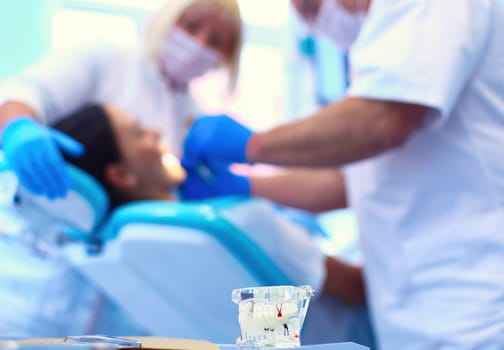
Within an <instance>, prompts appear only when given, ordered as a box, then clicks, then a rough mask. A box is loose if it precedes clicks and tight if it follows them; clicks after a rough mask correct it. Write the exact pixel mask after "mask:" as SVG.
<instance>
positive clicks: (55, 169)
mask: <svg viewBox="0 0 504 350" xmlns="http://www.w3.org/2000/svg"><path fill="white" fill-rule="evenodd" d="M43 159H45V161H44V164H41V169H42V173H43V174H44V183H45V185H46V190H47V194H48V196H49V197H50V198H51V197H52V198H58V197H60V198H63V197H64V196H65V195H66V193H67V191H68V189H69V188H70V177H69V175H68V173H67V170H66V166H65V161H64V159H63V156H62V155H61V152H60V150H59V149H58V148H57V147H56V146H55V145H54V144H51V145H50V146H48V147H47V148H46V149H45V154H44V155H43Z"/></svg>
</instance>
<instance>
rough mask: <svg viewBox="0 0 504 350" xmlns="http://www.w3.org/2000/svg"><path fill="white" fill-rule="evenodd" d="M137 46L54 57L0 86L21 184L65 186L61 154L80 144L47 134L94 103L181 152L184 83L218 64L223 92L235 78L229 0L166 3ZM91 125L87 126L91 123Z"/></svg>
mask: <svg viewBox="0 0 504 350" xmlns="http://www.w3.org/2000/svg"><path fill="white" fill-rule="evenodd" d="M142 39H143V41H142V45H141V47H138V48H135V49H133V50H129V49H123V48H117V47H112V46H110V45H108V46H106V45H93V46H91V47H83V48H78V49H73V51H71V52H64V53H54V54H51V55H49V56H48V57H47V58H46V59H44V60H43V61H41V62H39V63H37V64H35V65H34V66H32V67H30V68H29V69H27V70H26V71H25V72H24V73H22V74H21V75H20V76H19V77H16V78H14V79H12V80H11V81H7V82H5V84H4V85H3V86H2V88H1V93H0V102H3V104H2V105H0V141H1V146H2V148H3V151H4V153H5V156H6V158H7V160H8V162H9V163H10V165H11V166H12V168H13V169H14V170H15V172H16V174H17V176H18V178H19V180H20V182H21V184H22V185H24V187H26V188H27V189H28V190H30V191H31V192H33V193H35V194H40V195H45V196H47V197H48V198H50V199H54V198H57V197H63V196H64V195H65V194H66V192H67V190H68V186H69V180H68V176H67V174H66V171H65V169H64V161H63V158H62V154H61V152H65V153H67V154H70V155H73V156H79V155H82V153H83V152H85V150H84V148H83V147H82V145H80V144H79V143H78V142H75V140H73V139H71V138H69V137H67V136H66V135H64V134H62V133H57V132H55V131H53V130H50V129H47V128H46V127H45V126H44V125H43V124H44V123H54V122H55V121H57V120H59V119H60V118H62V116H65V115H69V114H70V113H71V112H73V111H75V110H78V109H79V108H82V107H83V106H85V105H89V104H93V103H111V104H115V105H117V106H120V107H122V108H124V109H125V110H128V111H130V112H131V113H132V114H134V115H135V116H137V118H138V119H139V121H140V122H141V123H142V124H144V125H146V126H148V127H151V128H154V129H156V130H159V131H160V132H161V135H162V138H163V139H164V141H165V142H167V143H168V144H169V145H170V147H171V149H172V150H173V151H174V152H175V153H177V154H180V149H181V145H182V141H183V139H184V137H185V133H186V131H187V129H188V127H189V125H190V124H191V123H192V121H193V119H194V117H195V116H196V114H197V110H196V107H195V105H194V103H193V101H192V99H191V97H190V95H189V93H188V84H189V82H190V81H191V79H193V78H195V77H198V76H201V75H203V74H204V73H205V72H207V71H208V70H210V69H212V68H216V67H219V66H223V67H224V68H226V69H227V71H228V73H229V87H230V90H231V89H232V88H233V87H234V84H235V82H236V79H237V74H238V64H239V56H240V49H241V41H242V22H241V16H240V11H239V8H238V4H237V2H236V1H235V0H170V1H166V4H165V5H164V7H162V8H161V9H160V10H159V11H158V12H157V13H156V14H155V15H154V16H153V18H152V19H151V20H150V21H149V23H148V25H147V28H146V31H145V33H144V36H143V38H142ZM90 127H91V126H90Z"/></svg>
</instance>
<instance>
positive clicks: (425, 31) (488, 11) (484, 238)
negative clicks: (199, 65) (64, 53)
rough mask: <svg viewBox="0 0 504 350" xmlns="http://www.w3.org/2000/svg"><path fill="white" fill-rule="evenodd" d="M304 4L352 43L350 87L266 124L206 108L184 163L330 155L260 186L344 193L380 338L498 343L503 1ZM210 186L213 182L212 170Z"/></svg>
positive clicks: (392, 342)
mask: <svg viewBox="0 0 504 350" xmlns="http://www.w3.org/2000/svg"><path fill="white" fill-rule="evenodd" d="M293 4H294V5H295V6H296V8H297V9H298V11H299V12H300V13H301V14H302V16H303V17H304V18H305V19H306V21H307V22H308V23H309V24H310V25H311V26H312V27H313V28H314V29H315V30H316V31H318V32H320V33H325V34H327V35H328V36H329V37H331V38H333V39H334V40H335V42H336V43H338V44H340V45H341V46H342V47H344V48H347V47H348V48H349V49H350V74H351V75H350V80H351V86H350V88H349V91H348V93H347V96H346V97H345V98H343V99H342V100H341V101H338V102H334V103H332V104H330V105H328V106H326V107H325V108H323V109H321V110H320V111H318V112H316V113H314V114H313V115H311V116H308V117H307V118H305V119H301V120H297V121H295V122H291V123H288V124H285V125H281V126H278V127H276V128H274V129H272V130H269V131H265V132H258V133H254V132H252V131H251V130H249V129H248V128H246V127H244V126H242V125H240V124H238V123H236V122H234V121H233V120H230V119H229V118H226V117H217V118H215V117H213V118H211V117H208V118H204V119H199V120H198V121H197V122H196V124H195V125H194V126H193V129H192V130H191V131H190V133H189V135H188V138H187V140H186V144H185V159H184V164H186V166H188V167H189V168H190V167H193V166H197V164H198V163H200V162H206V163H207V164H212V163H215V162H217V161H219V162H224V161H227V162H230V163H232V162H250V163H258V162H263V163H270V164H276V165H284V166H305V167H313V168H315V167H319V168H320V167H328V168H330V169H333V171H334V173H335V175H334V176H333V177H332V179H331V178H328V177H326V178H325V179H322V178H320V177H318V175H317V174H318V173H319V172H320V170H319V169H312V176H309V175H307V174H305V176H303V177H290V180H291V181H290V182H289V181H287V180H288V179H289V178H287V177H284V178H283V179H282V178H280V177H277V178H270V179H269V180H265V179H261V181H258V180H256V179H254V178H251V179H249V181H250V192H251V193H253V194H256V195H257V194H259V195H263V196H266V197H272V196H275V197H276V198H275V199H276V200H277V201H282V199H283V202H284V204H291V205H292V204H297V205H298V206H299V205H302V204H303V202H304V201H307V200H311V201H314V202H316V201H317V198H318V201H319V202H323V201H324V200H327V199H328V198H332V200H333V202H335V203H337V202H338V201H337V198H344V196H347V198H348V203H349V205H350V206H351V207H352V208H353V209H354V210H355V213H356V216H357V219H358V226H359V230H360V242H361V246H362V251H363V253H364V260H365V262H364V264H365V265H364V273H365V281H366V286H367V293H368V301H369V305H370V309H371V313H372V319H373V324H374V328H375V331H376V335H377V340H378V343H379V348H380V349H385V350H389V349H390V350H396V349H422V350H431V349H502V348H503V344H504V273H503V266H504V161H503V157H502V152H503V149H504V54H503V53H504V9H503V5H502V2H501V1H500V0H401V1H397V0H369V1H364V0H361V1H359V0H305V1H303V0H293ZM202 134H205V136H206V139H204V140H203V139H201V137H200V136H201V135H202ZM223 135H234V137H232V138H230V137H228V138H224V137H223ZM217 140H219V142H217ZM338 169H341V170H342V172H343V174H344V180H342V177H341V175H338ZM222 174H223V176H224V175H226V176H228V177H229V173H222ZM220 176H221V174H218V173H217V174H215V176H214V179H219V177H220ZM294 180H296V181H294ZM268 181H269V182H268ZM275 181H276V182H275ZM242 182H243V181H242ZM200 183H201V182H200ZM236 183H237V184H238V183H240V182H236ZM268 184H269V186H266V185H268ZM272 184H274V185H272ZM188 187H189V184H188ZM265 188H266V189H267V190H265ZM200 190H202V188H200ZM207 190H208V193H209V194H215V192H216V191H215V190H216V189H215V186H214V185H213V184H212V183H209V184H208V189H207ZM226 190H227V191H229V186H228V187H227V188H226ZM235 190H236V191H237V192H240V190H241V191H242V193H243V188H240V187H239V186H236V188H235ZM307 190H309V191H307ZM313 193H317V194H318V197H317V198H313V196H312V195H308V194H313ZM296 194H297V195H296Z"/></svg>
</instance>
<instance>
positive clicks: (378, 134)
mask: <svg viewBox="0 0 504 350" xmlns="http://www.w3.org/2000/svg"><path fill="white" fill-rule="evenodd" d="M426 111H427V107H424V106H419V105H414V104H406V103H398V102H390V101H380V100H370V99H363V98H346V99H344V100H342V101H341V102H336V103H333V104H330V105H328V106H327V107H325V108H323V109H321V110H320V111H318V112H317V113H315V114H314V115H312V116H310V117H308V118H305V119H302V120H299V121H295V122H293V123H289V124H284V125H281V126H279V127H277V128H274V129H272V130H270V131H266V132H263V133H256V134H253V135H252V136H251V137H250V139H249V140H248V142H247V148H246V159H247V160H248V161H249V162H252V163H254V162H257V163H269V164H276V165H286V166H293V165H296V166H340V165H343V164H347V163H351V162H354V161H358V160H362V159H365V158H369V157H372V156H375V155H378V154H380V153H383V152H385V151H387V150H390V149H392V148H395V147H399V146H401V145H402V144H403V143H404V142H405V141H406V140H407V139H408V138H409V137H410V135H412V134H413V132H414V131H415V130H417V129H418V128H419V127H420V126H421V125H422V121H423V117H424V115H425V113H426Z"/></svg>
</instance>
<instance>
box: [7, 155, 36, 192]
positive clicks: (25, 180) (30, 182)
mask: <svg viewBox="0 0 504 350" xmlns="http://www.w3.org/2000/svg"><path fill="white" fill-rule="evenodd" d="M32 164H33V160H32V159H30V158H25V157H19V160H18V161H17V162H14V163H12V164H11V167H12V169H13V170H14V172H15V173H16V175H17V177H18V179H19V183H20V184H21V185H22V186H23V187H25V188H26V189H27V190H28V191H30V192H32V193H33V194H36V195H39V194H42V193H43V185H42V182H41V180H40V178H39V177H38V176H37V174H36V173H34V172H33V170H32Z"/></svg>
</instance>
